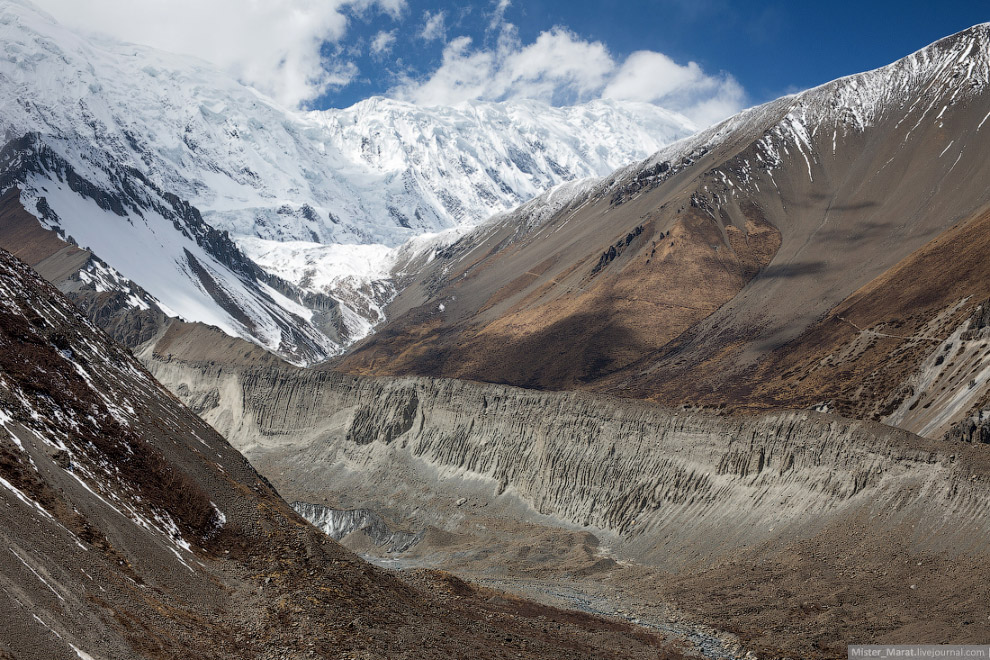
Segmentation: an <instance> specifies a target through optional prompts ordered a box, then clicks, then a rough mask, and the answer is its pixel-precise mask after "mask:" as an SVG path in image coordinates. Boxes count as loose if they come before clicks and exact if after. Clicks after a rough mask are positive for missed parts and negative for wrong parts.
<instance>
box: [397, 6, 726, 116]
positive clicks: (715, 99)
mask: <svg viewBox="0 0 990 660" xmlns="http://www.w3.org/2000/svg"><path fill="white" fill-rule="evenodd" d="M505 7H508V2H505V1H504V0H503V1H502V2H499V4H498V6H497V7H496V12H495V14H494V17H495V18H497V19H498V20H499V21H501V20H502V19H501V17H502V15H503V14H504V9H505ZM391 94H392V95H393V96H396V97H398V98H401V99H405V100H408V101H412V102H414V103H418V104H420V105H448V104H453V103H458V102H461V101H467V100H475V99H482V100H494V101H501V100H507V99H518V98H533V99H541V100H544V101H546V102H548V103H552V104H554V105H563V104H569V103H579V102H584V101H589V100H592V99H596V98H611V99H618V100H629V101H645V102H649V103H656V104H658V105H662V106H664V107H666V108H668V109H670V110H674V111H677V112H681V113H683V114H685V115H686V116H687V117H689V118H690V119H692V120H693V121H695V122H696V123H697V124H698V125H700V126H707V125H709V124H711V123H713V122H715V121H718V120H720V119H723V118H725V117H727V116H729V115H731V114H733V113H735V112H737V111H738V110H739V109H741V107H742V105H743V102H744V99H745V93H744V91H743V89H742V87H741V86H740V85H739V83H738V82H736V80H735V79H734V78H732V77H731V76H729V75H727V74H720V75H715V76H713V75H709V74H707V73H705V72H704V71H703V70H702V69H701V67H700V66H699V65H698V64H696V63H695V62H688V63H687V64H684V65H682V64H678V63H677V62H675V61H673V60H672V59H671V58H669V57H667V56H666V55H664V54H663V53H657V52H653V51H638V52H635V53H632V54H631V55H629V56H628V57H626V58H625V60H624V61H621V62H618V61H616V60H615V58H614V57H613V56H612V54H611V53H610V52H609V51H608V49H607V48H606V47H605V45H604V44H602V43H601V42H597V41H594V42H589V41H586V40H583V39H581V38H580V37H578V36H577V35H575V34H574V33H572V32H570V31H568V30H565V29H563V28H554V29H552V30H549V31H546V32H543V33H541V34H540V35H539V37H537V39H536V41H534V42H533V43H530V44H522V43H521V42H520V40H519V38H518V36H517V34H516V31H515V28H514V27H513V26H512V25H511V24H508V23H505V24H502V26H501V32H500V35H499V38H498V42H497V44H496V45H495V46H494V47H492V48H475V47H474V44H473V42H472V40H471V39H470V38H468V37H458V38H456V39H453V40H452V41H451V42H450V43H448V44H447V46H446V48H445V49H444V53H443V60H442V62H441V64H440V66H439V67H438V68H437V69H436V70H435V71H433V72H432V73H431V74H429V75H428V76H426V77H425V78H422V79H412V78H409V77H406V78H405V79H403V80H401V81H400V83H399V84H398V85H397V86H396V87H395V88H393V89H392V90H391Z"/></svg>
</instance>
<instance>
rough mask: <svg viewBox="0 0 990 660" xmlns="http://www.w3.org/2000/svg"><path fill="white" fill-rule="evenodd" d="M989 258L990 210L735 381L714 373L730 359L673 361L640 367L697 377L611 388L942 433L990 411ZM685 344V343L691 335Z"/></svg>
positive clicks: (625, 382) (636, 380) (624, 381)
mask: <svg viewBox="0 0 990 660" xmlns="http://www.w3.org/2000/svg"><path fill="white" fill-rule="evenodd" d="M988 250H990V212H983V213H981V214H980V215H978V216H977V217H975V218H973V219H972V220H970V221H968V222H963V223H960V224H959V225H957V226H955V227H953V228H951V229H949V230H948V231H946V232H945V233H943V234H941V235H940V236H939V237H938V238H936V239H935V240H933V241H931V242H930V243H928V244H926V245H925V246H924V247H922V248H921V249H920V250H918V251H916V252H915V253H913V254H911V255H909V256H908V257H907V258H905V259H904V260H903V261H901V262H900V263H899V264H897V265H896V266H895V267H893V268H891V269H890V270H889V271H887V272H886V273H884V274H883V275H881V276H880V277H878V278H877V279H876V280H874V281H872V282H870V283H869V284H867V285H866V286H864V287H862V288H861V289H860V290H858V291H856V292H855V293H853V294H852V295H851V296H850V297H849V298H847V299H846V300H844V301H843V302H842V303H840V304H839V305H837V306H836V307H835V308H834V309H832V310H830V311H829V312H828V313H827V314H826V315H825V317H824V318H823V319H822V320H821V321H819V322H818V323H816V324H814V325H813V326H811V327H810V328H809V329H808V330H807V331H805V332H804V333H802V334H801V335H800V336H799V337H798V338H796V339H794V340H793V341H791V342H788V343H787V344H785V345H783V346H781V347H779V348H777V349H775V350H772V351H769V352H768V353H767V354H766V355H765V356H763V357H762V358H761V359H760V361H759V363H758V364H757V365H755V366H754V367H753V368H752V369H751V370H750V371H749V372H748V373H744V374H743V375H742V376H741V377H739V378H737V379H736V380H735V381H734V382H732V383H725V382H723V381H721V379H720V378H719V377H718V376H717V375H716V374H718V372H719V370H720V369H722V368H724V367H725V366H726V365H725V354H721V355H716V356H713V357H711V358H709V359H707V360H705V361H703V362H701V363H690V364H689V365H686V366H682V367H676V366H671V365H669V362H670V361H671V357H668V356H651V357H648V358H646V359H644V360H643V361H642V364H651V366H650V367H649V368H650V369H656V368H657V367H656V364H665V363H667V368H668V369H670V370H671V371H674V372H679V371H686V370H688V369H690V370H691V373H692V375H693V378H692V379H691V380H690V381H689V380H688V379H687V378H686V377H685V378H682V379H677V380H674V381H671V382H669V383H666V384H661V385H660V386H659V387H658V386H657V384H656V383H655V382H653V380H652V379H651V378H649V377H646V376H644V375H643V374H642V373H641V372H640V373H636V371H637V369H636V368H635V367H634V368H633V369H631V370H629V371H630V372H632V373H634V374H635V375H633V376H628V375H627V374H616V375H615V376H613V379H614V380H613V382H614V383H615V384H617V385H620V386H621V387H622V388H624V389H626V390H627V391H630V392H633V393H640V394H645V395H647V396H650V397H653V398H658V399H663V398H667V397H672V398H676V397H683V398H685V399H689V400H692V401H695V402H697V403H702V404H717V403H723V402H724V401H726V399H731V400H735V401H737V402H739V403H740V405H755V406H759V407H778V408H779V407H785V408H803V407H810V406H827V407H828V408H830V409H833V410H836V411H837V412H840V413H841V414H843V415H847V416H854V417H860V418H867V419H876V420H881V421H885V422H888V423H892V424H895V425H898V426H903V427H905V428H910V429H911V430H916V431H926V432H927V433H928V434H930V435H934V436H936V437H941V434H942V433H944V432H945V431H946V428H947V425H948V424H949V423H950V422H951V421H954V420H955V419H958V416H959V415H960V414H968V413H970V412H971V411H972V409H974V407H975V408H976V409H979V407H980V404H981V403H985V401H984V400H985V396H986V395H985V389H984V385H985V384H984V383H983V382H982V378H981V376H982V366H983V364H984V362H985V360H986V358H987V351H986V349H987V347H988V345H990V337H988V335H987V333H986V332H985V331H983V328H984V327H985V326H986V322H985V321H984V320H982V314H983V310H984V309H986V308H987V306H988V305H987V299H988V297H990V260H988V259H987V254H988ZM682 341H684V343H685V345H687V344H688V343H689V338H687V337H685V338H682ZM677 353H678V351H677V348H674V349H672V350H671V355H677ZM923 374H925V375H924V377H923ZM971 382H973V383H975V384H974V385H973V386H970V383H971ZM675 387H676V388H677V390H676V391H674V388H675ZM733 390H734V391H733ZM961 391H962V392H966V396H965V397H963V398H961V399H960V400H959V401H956V402H950V401H947V400H944V399H945V397H947V396H952V395H957V394H958V393H959V392H961ZM950 404H951V407H952V410H951V411H950V410H948V408H949V407H950ZM933 407H934V409H933ZM926 411H927V412H926ZM943 413H947V414H943ZM940 415H941V417H942V419H941V420H940V421H939V420H935V418H936V417H939V416H940ZM933 421H934V422H935V423H934V424H932V422H933Z"/></svg>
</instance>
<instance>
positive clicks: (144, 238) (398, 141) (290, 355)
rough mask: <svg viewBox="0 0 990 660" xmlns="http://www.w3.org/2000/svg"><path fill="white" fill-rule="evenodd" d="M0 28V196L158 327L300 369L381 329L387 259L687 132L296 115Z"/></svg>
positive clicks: (30, 22) (197, 68)
mask: <svg viewBox="0 0 990 660" xmlns="http://www.w3.org/2000/svg"><path fill="white" fill-rule="evenodd" d="M0 15H2V17H3V22H2V23H0V36H2V39H3V44H4V46H3V48H4V51H3V56H2V57H0V105H2V107H3V108H4V111H3V114H2V117H0V122H2V123H0V129H2V132H3V134H4V135H5V136H6V137H7V140H8V141H10V142H9V143H8V145H7V158H8V160H9V161H17V164H18V165H19V166H20V168H21V170H22V171H20V172H15V171H14V169H15V168H14V163H13V162H8V163H7V164H6V165H5V171H6V172H7V176H6V182H5V184H4V185H3V186H2V190H0V192H6V191H7V190H8V189H10V187H11V186H13V185H16V186H17V187H18V188H19V189H20V190H21V197H22V199H21V203H22V204H23V205H24V206H25V208H26V209H27V210H28V211H29V212H30V213H31V214H33V215H35V216H36V217H38V218H39V219H41V220H42V221H43V223H44V224H45V226H46V228H49V229H55V228H57V229H58V230H59V231H60V232H62V233H63V235H64V236H66V237H68V238H71V241H70V242H73V243H75V244H77V245H78V246H79V247H82V248H85V249H88V250H90V251H91V252H93V253H95V254H96V255H97V256H98V257H99V258H101V259H102V260H103V261H104V262H105V263H106V264H107V265H109V267H110V268H111V269H112V270H113V271H115V275H114V278H115V279H118V280H128V281H130V282H133V283H134V284H136V285H138V286H139V287H141V288H142V289H143V290H144V292H145V293H147V295H148V296H150V299H152V300H153V304H154V306H155V307H156V308H157V309H159V310H161V311H162V312H163V313H164V314H166V315H167V316H169V317H172V318H181V319H184V320H186V321H198V322H205V323H209V324H211V325H214V326H216V327H219V328H221V329H222V330H224V331H225V332H226V333H228V334H230V335H232V336H237V337H242V338H245V339H248V340H249V341H252V342H254V343H257V344H259V345H261V346H264V347H265V348H267V349H269V350H272V351H274V352H276V353H278V354H279V355H281V356H282V357H285V358H286V359H289V360H290V361H293V362H295V363H314V362H320V361H322V360H325V359H326V358H327V357H329V356H331V355H334V354H336V353H339V352H340V351H341V350H342V348H343V347H344V346H346V345H348V344H349V343H350V342H352V341H354V340H355V339H357V338H360V337H361V336H364V335H365V334H367V332H368V331H369V329H370V327H369V326H371V325H373V324H374V323H376V322H379V321H380V320H381V318H380V313H379V307H380V304H381V303H383V302H384V300H385V299H387V297H388V294H387V293H385V291H387V290H388V287H387V285H380V286H379V287H378V290H377V291H376V288H375V286H374V285H372V282H371V281H372V280H373V278H374V277H375V276H376V275H378V274H380V273H381V272H382V271H383V270H387V265H388V263H389V255H390V254H391V251H390V250H389V248H395V247H398V246H399V245H401V244H402V243H403V242H404V241H405V240H406V239H409V238H413V237H416V236H419V235H421V234H423V233H424V232H438V231H441V230H445V229H451V228H454V227H461V226H465V225H470V224H475V223H477V222H480V221H481V220H483V219H485V218H487V217H488V216H489V215H491V214H493V213H495V212H499V211H505V210H508V209H509V208H511V207H513V206H515V205H517V204H519V203H520V202H522V201H525V200H527V199H529V198H531V197H533V196H534V195H536V194H538V193H540V192H543V191H545V190H547V189H549V188H551V187H553V186H555V185H557V184H560V183H562V182H566V181H570V180H574V179H580V178H586V177H589V176H600V175H603V174H606V173H608V172H610V171H612V170H613V169H615V168H616V167H618V166H620V165H622V164H625V163H627V162H629V161H630V160H633V159H635V158H639V157H643V156H645V155H647V154H649V153H651V152H653V151H655V150H656V149H657V148H658V147H659V146H661V145H663V144H666V143H667V142H670V141H672V140H674V139H676V138H679V137H683V136H685V135H687V134H689V133H691V132H693V131H694V129H695V127H694V126H693V125H692V124H691V123H690V122H689V121H688V120H687V119H686V118H684V117H682V116H680V115H677V114H675V113H672V112H668V111H665V110H663V109H661V108H657V107H655V106H653V105H649V104H643V103H617V102H610V101H598V102H593V103H590V104H587V105H584V106H580V107H573V108H562V109H558V108H550V107H548V106H546V105H543V104H539V103H534V102H519V103H501V104H495V103H471V104H465V105H462V106H459V107H456V108H432V109H430V108H418V107H416V106H413V105H410V104H406V103H401V102H397V101H392V100H388V99H383V98H375V99H369V100H367V101H363V102H361V103H359V104H358V105H356V106H354V107H351V108H348V109H345V110H332V111H325V112H309V113H302V112H297V111H291V110H288V109H286V108H283V107H281V106H279V105H278V104H277V103H275V102H274V101H272V100H271V99H268V98H265V97H264V96H262V95H260V94H259V93H258V92H256V91H255V90H253V89H251V88H249V87H246V86H244V85H243V84H241V83H239V82H238V81H236V80H235V79H233V78H231V77H230V76H228V75H226V74H223V73H221V72H219V71H217V70H214V69H211V68H210V67H209V66H208V65H207V64H205V63H204V62H200V61H197V60H193V59H190V58H184V57H178V56H174V55H171V54H168V53H163V52H159V51H155V50H152V49H148V48H143V47H139V46H134V45H130V44H124V43H118V42H114V41H110V40H108V39H106V38H101V37H97V36H94V35H83V34H79V33H76V32H73V31H71V30H68V29H66V28H63V27H62V26H60V25H59V24H57V23H56V22H55V21H54V19H52V18H51V17H50V16H48V15H46V14H44V13H43V12H41V11H39V10H38V9H36V8H34V7H33V6H32V5H31V4H30V3H28V2H25V1H22V0H5V1H4V2H3V3H2V4H0ZM370 246H377V247H370ZM252 258H254V259H257V260H258V261H259V262H260V266H261V267H260V268H259V267H258V264H257V263H254V262H253V261H252ZM286 261H288V262H289V263H288V264H286V263H285V262H286ZM290 266H291V267H290ZM263 268H268V269H269V272H265V271H264V270H263ZM277 275H281V276H282V278H281V279H278V278H277V277H276V276H277ZM384 279H387V278H384ZM338 285H339V286H338ZM127 286H129V285H124V284H121V285H120V286H119V287H118V288H121V289H122V288H126V287H127ZM338 288H339V289H342V291H341V293H340V295H339V296H338V297H339V298H343V300H334V299H333V296H334V292H335V291H336V290H337V289H338ZM328 296H329V298H328ZM314 315H315V316H316V318H314Z"/></svg>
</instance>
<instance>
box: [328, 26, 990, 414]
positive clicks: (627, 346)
mask: <svg viewBox="0 0 990 660" xmlns="http://www.w3.org/2000/svg"><path fill="white" fill-rule="evenodd" d="M988 30H990V28H988V27H987V26H985V25H982V26H977V27H975V28H972V29H971V30H968V31H965V32H963V33H960V34H958V35H954V36H953V37H949V38H946V39H944V40H942V41H940V42H938V43H936V44H933V45H932V46H929V47H928V48H926V49H923V50H922V51H919V52H918V53H915V54H913V55H911V56H909V57H908V58H905V59H904V60H902V61H899V62H897V63H895V64H892V65H891V66H889V67H885V68H884V69H879V70H877V71H873V72H868V73H865V74H860V75H857V76H852V77H850V78H846V79H842V80H838V81H835V82H833V83H829V84H828V85H825V86H823V87H820V88H817V89H814V90H810V91H808V92H805V93H803V94H799V95H797V96H793V97H786V98H784V99H781V100H779V101H775V102H773V103H770V104H767V105H765V106H761V107H759V108H755V109H753V110H750V111H746V112H744V113H742V114H740V115H739V116H737V117H735V118H733V119H730V120H728V121H727V122H725V123H724V124H722V125H719V126H716V127H715V128H713V129H710V130H709V131H707V132H705V133H702V134H700V135H698V136H696V137H694V138H689V139H688V140H685V141H683V142H681V143H679V144H677V145H673V146H672V147H670V148H668V149H667V150H665V151H664V152H661V153H660V154H658V155H657V156H655V157H654V158H652V159H650V160H648V161H646V162H645V163H643V164H640V165H638V166H636V167H633V168H630V169H628V170H625V171H622V172H619V173H617V174H616V175H614V176H613V177H612V178H610V179H609V180H606V181H604V182H602V183H601V184H599V185H597V186H595V187H593V188H592V189H591V191H590V192H587V193H584V194H581V195H578V196H575V197H574V198H573V199H571V200H570V202H569V203H568V204H567V205H565V206H564V207H563V208H562V209H560V210H559V211H557V212H556V213H554V214H552V216H551V217H550V218H549V219H547V220H544V219H543V217H542V214H543V210H542V209H541V207H540V205H539V204H532V205H530V206H529V207H524V208H523V209H521V210H520V211H519V212H518V213H517V214H516V215H515V216H511V217H508V218H503V219H501V220H498V221H496V222H494V223H492V224H491V225H490V226H487V227H483V228H481V229H480V230H479V231H477V232H476V233H475V234H474V235H471V236H468V237H466V238H465V239H462V241H461V242H460V243H458V244H455V245H454V246H453V247H452V248H450V249H448V250H447V251H445V252H442V253H441V254H440V255H439V258H438V259H437V260H436V261H435V262H434V263H433V264H432V265H431V267H430V268H429V269H428V270H427V271H426V272H425V274H424V275H422V277H421V278H420V280H419V281H418V282H416V283H414V284H413V286H411V287H409V288H408V289H407V290H406V292H405V293H404V294H403V295H402V296H400V297H399V298H398V299H397V301H396V302H395V304H394V306H393V308H392V310H393V315H394V320H393V321H392V322H390V323H389V324H387V325H386V326H385V327H384V328H383V329H382V330H381V331H380V332H379V333H378V334H377V335H375V336H373V337H372V338H371V339H370V340H368V341H367V342H366V343H365V344H363V345H361V346H358V347H357V348H356V349H355V350H354V351H353V352H352V353H351V354H350V355H349V356H347V357H346V358H345V359H344V360H343V361H342V363H341V368H343V369H345V370H348V371H351V372H354V373H362V374H400V373H414V374H434V375H446V376H454V377H460V378H468V379H475V380H484V381H496V382H507V383H514V384H519V385H525V386H536V387H542V388H551V389H562V388H571V387H583V388H593V389H598V390H605V391H610V392H615V393H619V394H623V395H630V396H637V397H646V398H656V399H658V400H661V401H664V402H667V403H675V402H688V401H690V402H696V403H705V404H710V405H731V406H753V407H769V406H778V405H797V404H799V403H805V402H808V401H812V400H813V399H815V397H816V396H817V392H815V391H814V390H813V388H812V387H811V384H810V383H809V384H808V385H807V389H805V388H806V385H805V381H800V382H799V381H797V380H793V381H791V382H790V386H795V385H796V386H797V387H798V392H797V393H795V394H793V395H788V396H787V397H785V396H782V395H779V394H775V393H774V392H773V390H772V388H771V389H767V388H763V387H760V386H758V385H759V382H758V380H759V379H763V378H765V377H766V376H767V373H768V372H766V371H758V370H755V367H756V365H758V364H760V363H761V362H762V361H764V360H767V359H769V357H768V356H770V355H771V354H775V352H776V351H778V350H781V349H782V347H784V346H786V345H788V344H789V343H790V342H793V341H795V340H796V339H797V338H798V337H800V336H802V334H804V333H806V332H807V331H809V329H810V328H812V327H814V326H815V325H816V324H817V323H819V322H820V321H821V320H822V319H824V318H825V317H826V315H828V314H830V313H832V312H833V310H835V309H836V308H837V307H838V306H839V305H841V304H842V303H843V301H846V300H847V299H849V298H850V296H852V295H853V294H854V293H855V292H857V291H859V290H860V289H862V288H863V287H866V286H867V285H869V284H870V283H871V282H873V281H874V280H877V279H878V278H881V277H883V276H884V274H885V273H887V272H888V271H889V270H890V269H892V268H895V267H896V266H897V265H898V264H900V263H901V262H902V261H904V260H905V259H907V258H908V257H909V256H910V255H911V254H912V253H914V252H915V251H917V250H919V249H922V248H923V247H924V246H925V245H926V244H928V243H929V242H930V241H933V240H934V239H935V238H937V237H938V236H939V235H941V234H942V233H943V232H945V231H948V230H950V229H951V228H952V227H954V226H957V225H961V224H965V223H966V222H968V221H969V220H971V219H974V218H977V217H979V216H980V215H981V214H982V213H983V211H984V210H985V209H986V208H987V205H988V203H990V190H988V189H987V187H986V186H985V185H983V182H985V181H986V180H988V177H990V161H987V159H986V158H985V157H984V156H985V154H986V153H987V152H988V150H990V126H986V125H985V124H986V117H987V115H988V112H990V55H988V51H990V38H988ZM640 227H642V230H641V231H640V229H639V228H640ZM613 248H614V250H613ZM972 277H973V279H971V281H970V284H971V285H972V286H968V288H967V286H963V287H962V289H967V290H972V292H973V293H974V294H976V295H979V294H978V293H976V291H977V290H978V289H979V288H980V287H979V285H978V280H979V276H978V274H976V273H972ZM960 290H961V289H959V288H953V287H941V288H938V287H935V289H934V290H933V292H932V294H931V296H930V297H928V298H922V297H917V296H916V297H913V298H912V297H897V298H895V299H893V300H890V301H889V302H890V307H889V309H890V311H891V314H893V316H892V317H891V318H894V317H897V318H908V317H912V316H918V315H925V314H930V313H935V312H934V310H936V309H937V310H943V309H947V308H949V307H951V306H953V305H955V304H956V303H958V302H959V300H958V298H956V297H954V296H957V294H958V293H959V291H960ZM935 297H937V298H938V300H935V299H934V298H935ZM441 305H443V310H442V311H441V309H440V306H441ZM918 305H923V309H922V308H918V307H917V306H918ZM894 306H897V309H896V310H894V309H893V307H894ZM931 320H933V319H932V317H930V316H927V317H926V318H925V322H927V321H931ZM808 346H809V347H810V346H812V344H808ZM808 350H810V349H808ZM816 350H817V349H816ZM826 354H827V351H826V352H821V353H820V354H818V357H819V358H822V359H823V358H824V357H825V356H826ZM918 357H920V354H918V355H914V356H913V357H911V358H905V360H908V359H911V360H914V361H913V362H911V363H910V365H909V367H910V368H911V369H918V368H920V364H919V363H918V361H917V358H918ZM809 359H810V357H809ZM767 364H768V365H770V363H767ZM767 368H768V369H769V368H770V366H768V367H767ZM823 378H824V376H823ZM850 378H852V376H850ZM845 382H846V383H848V382H850V381H849V380H847V381H845ZM888 395H889V392H883V391H878V392H877V393H876V395H875V396H874V395H872V394H869V393H867V394H865V395H863V398H864V399H865V400H864V402H863V403H862V405H860V407H858V408H856V409H855V410H854V409H852V408H848V407H847V408H844V410H846V411H847V412H850V413H855V414H865V415H867V416H872V415H873V414H874V413H875V412H877V411H881V410H883V407H884V405H885V403H886V397H887V396H888ZM785 399H786V400H785Z"/></svg>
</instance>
